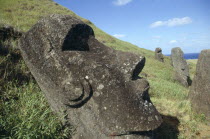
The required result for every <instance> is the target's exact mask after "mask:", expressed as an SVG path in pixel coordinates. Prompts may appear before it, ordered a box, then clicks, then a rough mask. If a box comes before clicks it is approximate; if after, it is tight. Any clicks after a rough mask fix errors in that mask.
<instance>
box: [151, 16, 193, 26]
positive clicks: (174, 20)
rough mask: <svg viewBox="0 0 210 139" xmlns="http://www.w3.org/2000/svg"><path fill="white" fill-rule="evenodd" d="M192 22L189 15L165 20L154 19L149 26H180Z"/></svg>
mask: <svg viewBox="0 0 210 139" xmlns="http://www.w3.org/2000/svg"><path fill="white" fill-rule="evenodd" d="M190 23H192V19H191V18H190V17H183V18H172V19H169V20H167V21H156V22H154V23H152V24H151V25H150V28H156V27H160V26H168V27H173V26H181V25H186V24H190Z"/></svg>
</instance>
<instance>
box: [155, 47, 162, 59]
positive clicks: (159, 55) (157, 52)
mask: <svg viewBox="0 0 210 139" xmlns="http://www.w3.org/2000/svg"><path fill="white" fill-rule="evenodd" d="M155 59H157V60H158V61H160V62H164V57H163V54H162V49H161V48H156V49H155Z"/></svg>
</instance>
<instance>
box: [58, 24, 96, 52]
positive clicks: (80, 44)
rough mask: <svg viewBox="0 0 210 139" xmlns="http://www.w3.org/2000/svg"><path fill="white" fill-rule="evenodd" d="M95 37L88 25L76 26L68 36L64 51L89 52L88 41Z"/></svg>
mask: <svg viewBox="0 0 210 139" xmlns="http://www.w3.org/2000/svg"><path fill="white" fill-rule="evenodd" d="M90 36H94V32H93V30H92V28H91V27H90V26H88V25H86V24H74V25H72V29H71V30H70V31H69V32H68V34H67V35H66V37H65V39H64V42H63V45H62V51H89V45H88V39H89V38H90Z"/></svg>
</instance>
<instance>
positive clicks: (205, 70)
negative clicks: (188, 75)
mask: <svg viewBox="0 0 210 139" xmlns="http://www.w3.org/2000/svg"><path fill="white" fill-rule="evenodd" d="M189 96H190V100H191V102H192V107H193V108H194V109H195V110H196V111H197V112H198V113H203V114H205V115H206V117H207V118H208V119H209V120H210V49H208V50H203V51H201V53H200V56H199V59H198V62H197V66H196V74H195V77H194V79H193V82H192V86H191V88H190V93H189Z"/></svg>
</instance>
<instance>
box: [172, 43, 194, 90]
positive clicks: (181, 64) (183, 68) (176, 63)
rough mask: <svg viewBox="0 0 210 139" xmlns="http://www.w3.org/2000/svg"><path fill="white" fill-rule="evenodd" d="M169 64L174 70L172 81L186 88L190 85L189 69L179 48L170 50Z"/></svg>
mask: <svg viewBox="0 0 210 139" xmlns="http://www.w3.org/2000/svg"><path fill="white" fill-rule="evenodd" d="M171 63H172V66H173V67H174V70H175V74H174V79H175V80H177V81H178V82H180V83H181V84H182V85H183V86H185V87H188V86H189V85H190V84H191V80H190V76H189V68H188V64H187V62H186V60H185V59H184V57H183V51H182V50H181V48H179V47H176V48H173V49H172V50H171Z"/></svg>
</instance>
